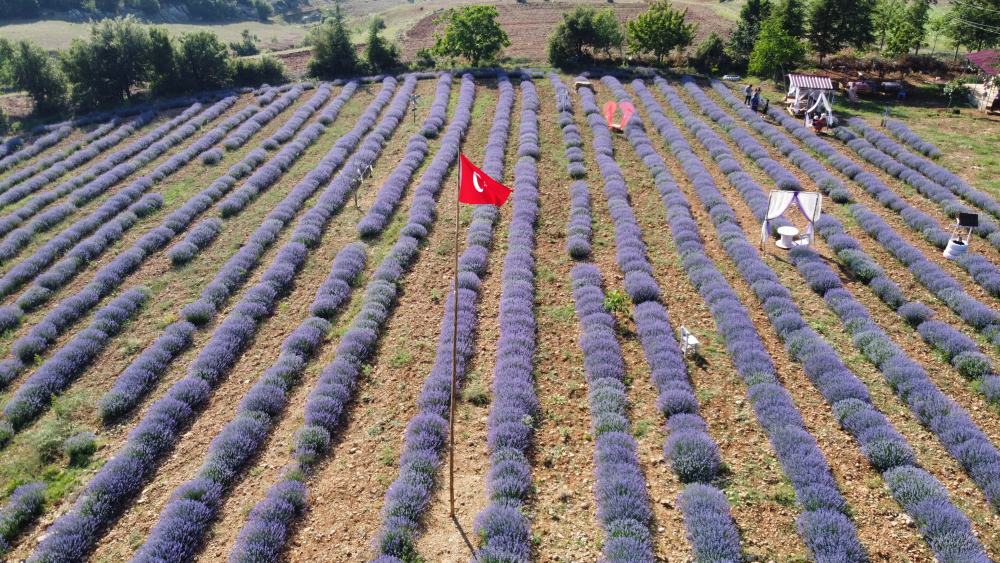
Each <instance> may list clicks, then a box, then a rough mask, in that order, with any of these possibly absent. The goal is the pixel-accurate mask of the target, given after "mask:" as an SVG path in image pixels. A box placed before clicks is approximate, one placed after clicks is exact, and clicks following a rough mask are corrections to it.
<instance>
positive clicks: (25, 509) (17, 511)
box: [0, 483, 45, 555]
mask: <svg viewBox="0 0 1000 563" xmlns="http://www.w3.org/2000/svg"><path fill="white" fill-rule="evenodd" d="M44 503H45V484H43V483H27V484H24V485H21V486H20V487H18V488H16V489H14V492H13V493H12V494H11V495H10V500H8V501H7V505H6V506H4V507H3V508H0V555H3V554H4V553H6V552H7V551H9V550H10V545H11V542H12V541H14V538H15V537H17V534H18V533H19V532H20V531H21V530H22V529H23V528H24V527H25V526H26V525H28V524H29V523H30V522H31V521H32V520H34V519H35V517H36V516H38V514H39V513H41V511H42V506H43V504H44Z"/></svg>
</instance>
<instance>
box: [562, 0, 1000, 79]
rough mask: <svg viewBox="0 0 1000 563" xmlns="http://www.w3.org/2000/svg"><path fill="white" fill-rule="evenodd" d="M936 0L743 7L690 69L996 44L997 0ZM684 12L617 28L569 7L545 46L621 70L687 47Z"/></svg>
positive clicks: (645, 16) (774, 1)
mask: <svg viewBox="0 0 1000 563" xmlns="http://www.w3.org/2000/svg"><path fill="white" fill-rule="evenodd" d="M936 3H937V2H936V0H748V1H747V3H746V4H744V5H743V7H742V9H741V10H740V15H739V19H738V20H737V23H736V26H735V27H734V28H732V29H731V30H730V35H729V38H728V39H726V38H723V37H722V36H720V35H719V34H717V33H715V32H712V33H710V34H709V35H708V36H707V37H706V38H705V39H703V40H702V42H701V43H700V44H699V45H698V47H697V49H696V50H695V53H694V57H692V61H691V62H693V63H694V65H695V66H696V67H700V68H699V69H700V70H712V69H714V70H719V69H720V68H733V69H742V70H749V71H750V72H751V73H753V74H760V75H765V76H766V75H770V74H773V73H774V72H776V71H777V70H779V69H780V68H781V67H782V66H785V67H794V66H795V65H797V64H800V63H802V62H803V61H804V60H805V58H806V56H807V55H808V54H813V55H815V56H816V57H818V59H819V61H820V62H821V63H822V61H823V60H824V59H825V58H827V57H829V56H830V55H834V54H837V53H841V52H847V53H849V54H853V55H862V54H874V55H876V56H879V57H888V58H894V57H900V56H905V55H908V54H912V55H920V52H921V49H925V48H928V47H929V48H930V50H931V51H934V50H936V49H937V47H938V46H939V45H940V46H944V45H945V44H946V42H950V47H951V48H953V49H954V50H955V57H956V59H957V56H958V50H959V49H960V48H962V47H965V48H967V49H969V50H980V49H984V48H991V47H995V46H997V45H1000V0H954V2H952V5H951V6H950V7H949V8H947V9H944V10H938V11H937V12H936V13H935V12H934V11H933V10H932V7H933V5H934V4H936ZM686 15H687V10H686V9H685V10H678V9H676V8H673V7H671V6H670V5H669V3H668V2H667V1H666V0H654V1H652V2H650V4H649V10H648V11H647V12H645V13H642V14H639V15H638V16H637V17H636V18H634V19H632V20H629V21H627V22H625V23H624V25H623V24H622V23H620V22H619V20H618V18H617V17H616V15H615V11H614V9H613V8H606V9H604V10H597V9H595V8H592V7H583V6H581V7H577V8H576V9H574V10H572V11H569V12H566V13H564V14H563V21H562V22H560V23H559V24H558V25H557V26H556V28H555V30H554V33H553V34H552V35H551V36H549V39H548V58H549V62H550V63H552V64H554V65H560V66H562V65H567V64H574V63H575V64H586V63H590V62H593V61H596V60H601V59H604V60H606V61H609V62H611V61H614V60H615V58H616V57H618V56H625V55H627V56H628V57H630V61H631V62H637V60H638V61H641V60H642V59H643V57H648V56H650V55H652V58H653V59H654V60H655V62H657V63H662V62H663V61H664V58H665V57H667V56H669V55H670V53H671V52H672V51H676V52H678V53H680V52H682V51H683V50H684V49H685V48H687V47H689V46H691V45H692V44H693V41H694V35H695V32H696V30H697V24H692V23H688V22H686V21H685V19H686Z"/></svg>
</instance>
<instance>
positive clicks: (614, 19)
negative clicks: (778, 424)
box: [593, 8, 625, 59]
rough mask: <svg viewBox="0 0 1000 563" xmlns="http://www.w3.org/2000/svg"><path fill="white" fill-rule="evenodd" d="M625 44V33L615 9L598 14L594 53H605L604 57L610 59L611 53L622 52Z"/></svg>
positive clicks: (595, 20) (595, 18)
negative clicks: (613, 51)
mask: <svg viewBox="0 0 1000 563" xmlns="http://www.w3.org/2000/svg"><path fill="white" fill-rule="evenodd" d="M624 43H625V33H624V32H623V31H622V24H621V22H619V21H618V16H616V15H615V10H614V8H605V9H603V10H601V11H599V12H597V15H596V16H594V44H593V47H594V51H595V52H597V51H604V56H605V57H607V58H609V59H610V58H611V51H612V50H615V51H621V50H622V45H623V44H624Z"/></svg>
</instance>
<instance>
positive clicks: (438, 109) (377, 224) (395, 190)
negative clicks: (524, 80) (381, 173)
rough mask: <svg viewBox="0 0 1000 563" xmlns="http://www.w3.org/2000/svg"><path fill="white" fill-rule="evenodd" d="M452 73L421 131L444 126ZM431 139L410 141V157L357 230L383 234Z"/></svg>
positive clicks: (439, 90) (440, 87) (441, 82)
mask: <svg viewBox="0 0 1000 563" xmlns="http://www.w3.org/2000/svg"><path fill="white" fill-rule="evenodd" d="M451 78H452V77H451V73H444V74H443V75H442V76H441V78H440V79H439V80H438V83H437V91H436V93H435V96H434V103H433V104H432V105H431V111H430V115H429V116H428V118H427V121H426V122H425V123H424V124H423V126H422V127H421V128H420V131H421V132H423V131H427V132H436V131H438V130H439V129H440V128H441V126H442V125H443V124H444V119H443V117H442V116H443V115H445V112H446V111H447V109H448V99H449V97H450V96H451ZM428 150H429V149H428V147H427V137H426V136H424V135H423V134H419V135H413V136H411V137H410V138H409V140H408V141H407V142H406V154H405V156H403V160H401V161H400V162H399V164H398V165H396V169H395V170H393V171H392V173H391V174H389V177H388V178H386V180H385V182H384V183H383V184H382V187H381V188H379V191H378V194H377V195H376V196H375V203H373V204H372V206H371V207H370V208H368V212H367V213H366V214H365V216H364V217H362V218H361V220H360V221H358V224H357V225H355V227H354V228H355V230H357V231H358V234H360V235H361V236H363V237H374V236H376V235H378V234H379V233H381V232H382V229H384V228H385V226H386V225H387V224H388V222H389V217H390V216H391V215H392V212H393V211H395V210H396V206H397V205H399V200H400V199H401V198H402V197H403V190H405V189H406V186H407V185H409V183H410V179H411V178H412V177H413V174H414V173H416V171H417V168H419V167H420V165H421V164H423V162H424V159H425V158H427V151H428Z"/></svg>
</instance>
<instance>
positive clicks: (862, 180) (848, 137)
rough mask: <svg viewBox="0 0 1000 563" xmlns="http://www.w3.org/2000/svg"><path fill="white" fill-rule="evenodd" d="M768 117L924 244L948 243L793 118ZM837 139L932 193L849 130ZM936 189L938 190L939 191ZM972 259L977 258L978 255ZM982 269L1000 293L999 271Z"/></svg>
mask: <svg viewBox="0 0 1000 563" xmlns="http://www.w3.org/2000/svg"><path fill="white" fill-rule="evenodd" d="M769 115H771V116H772V117H773V118H774V119H775V121H777V122H779V123H780V124H781V125H782V126H783V127H785V129H787V130H788V131H789V132H790V133H792V134H793V135H794V136H796V137H797V138H798V139H799V140H801V141H802V142H803V143H804V144H806V146H808V147H809V148H810V149H812V150H814V151H816V152H817V153H819V154H820V155H822V156H824V157H825V158H827V161H828V162H829V163H830V165H831V166H833V167H834V168H836V169H837V170H839V171H840V172H842V173H843V174H844V175H846V176H847V177H848V178H850V179H852V180H853V181H854V182H856V183H857V184H858V185H859V186H861V187H862V188H863V189H864V190H865V191H866V192H868V193H869V194H871V195H872V196H873V197H874V198H875V199H876V200H877V201H878V202H879V203H881V204H882V205H884V206H885V207H887V208H889V209H892V210H893V211H895V212H896V213H898V214H899V216H900V217H901V218H902V219H903V221H904V222H905V223H906V224H907V225H908V226H909V227H910V228H911V229H913V230H914V231H915V232H917V233H918V234H920V235H921V236H922V237H924V238H925V239H926V240H927V241H928V242H930V243H931V244H933V245H934V246H936V247H938V248H944V247H945V246H946V245H947V244H948V240H949V239H950V236H949V234H948V233H947V232H945V230H944V229H942V228H941V226H940V225H939V224H938V220H937V219H935V218H934V217H931V216H930V215H928V214H926V213H924V212H922V211H920V210H918V209H916V208H914V207H912V206H911V205H909V204H908V203H906V202H905V201H904V200H903V199H902V198H901V197H899V195H897V194H896V193H895V192H894V191H893V190H892V189H891V188H889V187H888V186H887V185H885V183H883V182H882V181H881V180H879V178H878V177H877V176H875V175H874V174H872V173H870V172H867V171H865V170H864V169H863V168H861V167H860V166H858V165H857V164H856V163H855V162H854V161H852V160H851V159H850V158H847V157H845V156H843V155H841V154H839V153H838V152H837V151H836V149H834V148H833V147H832V146H831V145H830V144H829V143H827V142H826V141H825V140H823V139H821V138H820V137H819V136H817V135H816V134H815V133H813V132H812V131H809V130H808V129H807V128H806V127H804V126H803V125H802V124H800V123H799V122H798V121H796V120H795V119H791V118H790V117H789V116H788V115H786V114H784V113H782V112H771V113H769ZM837 136H838V137H839V138H841V140H844V141H847V142H848V144H849V145H851V146H852V148H853V149H855V150H856V151H860V152H859V154H860V155H861V156H862V157H863V158H865V159H866V160H869V161H870V162H873V163H874V164H876V165H878V166H880V167H883V168H884V169H886V170H887V171H889V172H890V174H893V175H902V176H905V177H908V178H910V179H911V181H912V182H913V183H914V187H918V186H919V187H918V190H920V191H921V193H925V195H926V194H928V193H932V192H933V191H934V186H932V185H931V183H929V182H926V181H921V178H920V177H919V175H918V174H916V173H913V172H912V171H910V172H911V174H910V175H907V174H905V172H906V170H905V167H904V166H903V165H901V164H899V163H897V162H895V161H891V159H889V158H888V157H886V156H885V155H884V154H881V153H880V152H879V151H878V150H877V149H874V148H873V147H871V145H869V144H868V143H867V142H866V141H864V140H863V139H857V138H855V136H854V135H853V134H852V133H851V132H850V131H847V130H845V129H843V128H838V129H837ZM890 161H891V162H890ZM938 188H939V189H940V191H943V188H940V187H938ZM967 210H968V211H971V210H970V209H969V208H967V207H965V206H964V205H962V204H959V203H957V201H955V202H954V203H953V204H952V205H951V206H948V207H947V208H946V211H950V212H954V213H957V212H958V211H967ZM982 228H983V230H982V231H981V232H982V234H983V235H984V236H985V235H987V234H989V233H990V232H994V231H995V230H996V225H995V224H993V223H992V222H988V223H983V227H982ZM975 256H977V257H978V255H975ZM980 258H981V257H980ZM985 269H986V270H989V271H988V272H987V273H986V275H985V276H980V277H981V279H983V283H990V282H992V284H993V287H994V290H995V291H997V292H998V293H1000V270H997V269H996V268H995V267H992V265H990V266H988V267H986V268H985ZM979 270H983V268H982V267H980V268H979ZM987 289H989V288H987Z"/></svg>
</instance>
